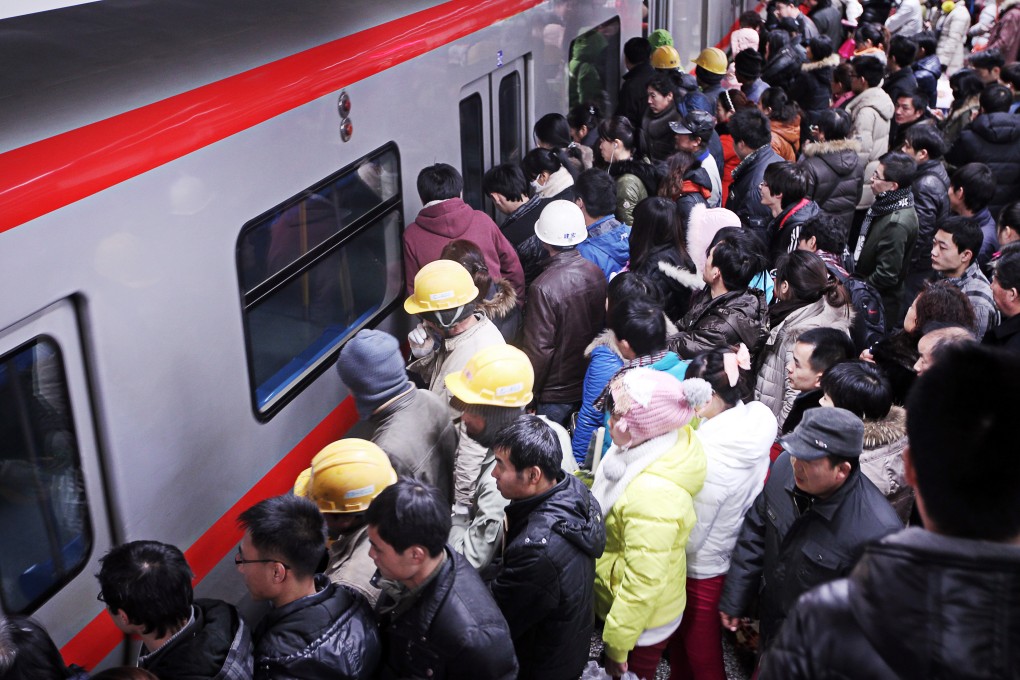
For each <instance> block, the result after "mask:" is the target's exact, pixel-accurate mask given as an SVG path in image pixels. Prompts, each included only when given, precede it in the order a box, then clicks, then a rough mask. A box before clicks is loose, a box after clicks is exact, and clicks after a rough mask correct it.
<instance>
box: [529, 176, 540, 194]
mask: <svg viewBox="0 0 1020 680" xmlns="http://www.w3.org/2000/svg"><path fill="white" fill-rule="evenodd" d="M531 189H532V191H534V192H535V193H536V194H537V193H539V192H540V191H542V189H543V187H542V185H541V184H539V183H538V180H537V179H535V180H532V182H531Z"/></svg>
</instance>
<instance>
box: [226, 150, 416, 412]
mask: <svg viewBox="0 0 1020 680" xmlns="http://www.w3.org/2000/svg"><path fill="white" fill-rule="evenodd" d="M400 208H401V203H400V160H399V157H398V155H397V151H396V148H395V147H393V146H392V145H389V146H387V147H384V148H383V149H381V150H379V151H377V152H375V153H373V154H370V155H369V156H367V157H365V158H363V159H361V160H359V161H358V162H356V163H353V164H352V165H350V166H348V167H347V168H344V169H343V170H341V171H340V172H338V173H337V174H335V175H333V176H332V177H329V178H327V179H326V180H324V181H323V182H322V183H320V184H318V185H316V186H314V187H312V188H311V189H309V190H307V191H305V192H303V193H302V194H300V195H299V196H297V197H294V198H292V199H290V200H289V201H287V202H285V203H283V204H281V205H280V206H277V207H276V208H274V209H273V210H271V211H269V212H268V213H266V214H264V215H262V216H261V217H259V218H257V219H255V220H253V221H251V222H249V223H248V224H247V225H245V227H244V229H243V231H242V233H241V237H240V239H239V242H238V254H237V255H238V271H239V278H240V282H241V289H242V292H243V295H244V316H245V326H246V331H247V339H248V364H249V371H250V373H251V381H252V390H253V397H254V401H255V405H256V409H257V411H258V412H259V413H260V414H269V413H271V412H272V411H273V410H274V409H275V408H278V407H279V406H280V405H281V404H282V403H283V401H285V400H286V399H287V398H290V397H292V396H293V395H294V394H296V393H297V391H298V389H299V387H300V386H301V385H303V384H304V383H306V382H307V381H308V380H311V379H312V378H314V377H315V376H316V375H318V374H319V373H321V371H322V370H324V369H325V367H326V366H328V365H329V364H330V363H331V362H332V361H333V359H335V357H336V352H337V351H338V350H339V348H340V346H341V345H342V344H343V343H344V341H346V340H347V338H349V337H350V336H352V335H353V334H354V333H356V332H357V331H358V330H360V329H361V328H362V327H364V326H366V325H369V324H371V323H373V322H374V321H376V320H377V319H378V318H379V317H380V316H381V315H384V314H385V313H386V312H387V311H388V308H390V307H391V306H392V304H393V303H394V302H395V301H396V299H397V297H398V296H399V295H400V293H401V291H402V288H403V270H402V267H401V262H402V259H401V258H402V254H401V228H402V224H403V218H402V215H401V210H400Z"/></svg>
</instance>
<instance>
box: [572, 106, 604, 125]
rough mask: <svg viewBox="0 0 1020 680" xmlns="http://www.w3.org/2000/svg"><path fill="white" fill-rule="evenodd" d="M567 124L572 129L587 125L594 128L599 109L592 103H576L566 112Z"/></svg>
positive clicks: (597, 120)
mask: <svg viewBox="0 0 1020 680" xmlns="http://www.w3.org/2000/svg"><path fill="white" fill-rule="evenodd" d="M567 124H568V125H570V127H571V128H573V129H574V130H580V129H581V127H582V126H583V127H587V128H588V129H589V130H596V129H598V126H599V110H598V108H597V107H596V106H595V105H594V104H578V105H577V106H575V107H574V108H572V109H570V111H568V112H567Z"/></svg>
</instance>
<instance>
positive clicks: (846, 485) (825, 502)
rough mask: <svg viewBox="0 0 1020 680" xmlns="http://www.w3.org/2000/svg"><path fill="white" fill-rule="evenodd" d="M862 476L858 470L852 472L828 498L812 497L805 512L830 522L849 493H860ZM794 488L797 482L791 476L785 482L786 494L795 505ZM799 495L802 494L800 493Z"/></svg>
mask: <svg viewBox="0 0 1020 680" xmlns="http://www.w3.org/2000/svg"><path fill="white" fill-rule="evenodd" d="M862 474H863V473H862V472H861V470H860V468H858V469H856V470H854V471H852V472H851V473H850V476H849V477H847V478H846V481H845V482H843V486H841V487H839V488H838V489H836V491H835V492H833V494H832V495H831V496H829V497H828V498H824V499H822V498H818V497H817V496H813V498H814V500H813V501H812V503H811V508H810V509H809V510H808V511H807V512H816V513H818V514H819V515H821V516H822V517H824V518H825V519H826V520H828V521H832V518H833V517H834V516H835V514H836V511H837V510H839V506H841V505H843V501H844V500H845V499H846V497H847V496H849V495H850V494H851V493H860V489H859V487H860V485H861V481H860V480H861V475H862ZM796 488H797V480H796V479H795V478H794V476H793V475H792V474H791V475H790V479H789V480H788V481H787V482H786V493H787V494H789V496H790V502H791V503H796V501H795V500H794V499H793V491H794V489H796ZM801 493H804V492H803V491H801ZM807 512H805V513H803V514H802V515H801V516H803V515H806V514H807Z"/></svg>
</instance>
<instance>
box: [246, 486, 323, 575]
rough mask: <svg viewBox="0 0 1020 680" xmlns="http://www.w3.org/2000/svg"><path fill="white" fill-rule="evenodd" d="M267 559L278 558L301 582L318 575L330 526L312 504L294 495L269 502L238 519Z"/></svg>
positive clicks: (269, 500)
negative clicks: (301, 579) (316, 572)
mask: <svg viewBox="0 0 1020 680" xmlns="http://www.w3.org/2000/svg"><path fill="white" fill-rule="evenodd" d="M238 523H239V524H240V525H241V528H242V529H244V530H245V531H247V532H248V534H249V535H250V536H251V542H252V544H253V545H254V546H255V547H256V548H258V551H259V553H262V554H263V555H264V556H268V557H272V558H278V559H279V560H280V561H281V562H282V563H283V564H286V565H287V566H288V567H290V570H291V571H292V572H294V575H295V576H297V577H298V578H309V577H311V576H312V575H314V574H315V570H316V568H317V567H318V566H319V561H320V560H321V559H322V553H323V551H324V550H325V549H326V522H325V520H323V519H322V513H320V512H319V508H318V507H317V506H316V505H315V503H313V502H312V501H310V500H308V499H307V498H302V497H301V496H295V495H294V494H284V495H282V496H275V497H273V498H267V499H266V500H264V501H261V502H260V503H256V504H255V505H253V506H251V507H250V508H248V509H247V510H245V511H244V512H242V513H241V516H240V517H238Z"/></svg>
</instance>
